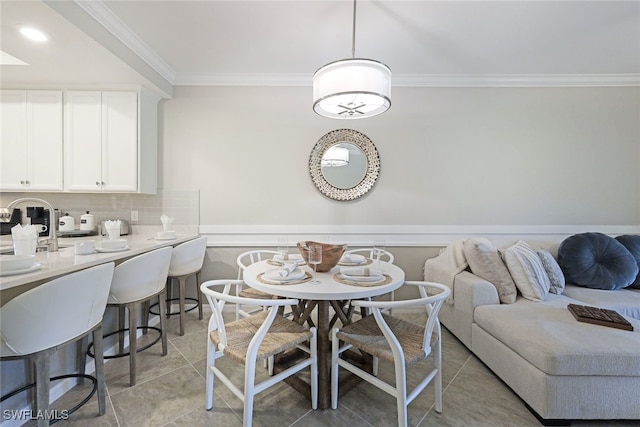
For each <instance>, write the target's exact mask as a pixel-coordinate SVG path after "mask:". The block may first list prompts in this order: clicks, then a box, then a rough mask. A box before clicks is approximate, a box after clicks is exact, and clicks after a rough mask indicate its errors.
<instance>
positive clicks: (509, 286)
mask: <svg viewBox="0 0 640 427" xmlns="http://www.w3.org/2000/svg"><path fill="white" fill-rule="evenodd" d="M464 255H465V257H466V258H467V261H468V262H469V268H470V269H471V271H472V272H473V274H475V275H476V276H478V277H480V278H482V279H484V280H486V281H488V282H491V283H492V284H493V285H494V286H495V287H496V289H497V290H498V296H499V297H500V302H502V303H505V304H511V303H513V302H515V300H516V295H517V293H518V292H517V290H516V285H515V283H513V279H512V278H511V275H510V274H509V270H507V267H506V266H505V265H504V262H503V261H502V258H501V257H500V254H499V253H498V250H497V249H496V248H495V246H493V245H492V244H491V242H490V241H489V240H487V239H485V238H469V239H467V240H465V242H464Z"/></svg>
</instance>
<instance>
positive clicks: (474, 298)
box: [453, 271, 500, 314]
mask: <svg viewBox="0 0 640 427" xmlns="http://www.w3.org/2000/svg"><path fill="white" fill-rule="evenodd" d="M453 292H454V294H453V299H454V304H455V306H456V310H463V311H468V312H469V313H472V314H473V311H474V310H475V308H476V307H478V306H480V305H488V304H500V297H499V296H498V290H497V289H496V287H495V286H494V285H493V283H491V282H489V281H487V280H484V279H482V278H480V277H478V276H476V275H475V274H473V273H471V272H469V271H463V272H462V273H460V274H458V275H457V276H456V278H455V281H454V285H453Z"/></svg>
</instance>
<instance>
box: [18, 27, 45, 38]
mask: <svg viewBox="0 0 640 427" xmlns="http://www.w3.org/2000/svg"><path fill="white" fill-rule="evenodd" d="M20 33H21V34H22V35H23V36H25V37H26V38H28V39H29V40H33V41H34V42H46V41H47V40H48V38H47V36H46V34H45V33H43V32H42V31H40V30H38V29H36V28H33V27H22V28H20Z"/></svg>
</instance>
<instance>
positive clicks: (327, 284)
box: [242, 260, 404, 301]
mask: <svg viewBox="0 0 640 427" xmlns="http://www.w3.org/2000/svg"><path fill="white" fill-rule="evenodd" d="M370 267H372V268H378V267H377V266H375V267H374V266H370ZM274 268H277V267H275V266H273V265H272V264H270V263H269V261H268V260H267V261H260V262H256V263H254V264H251V265H250V266H248V267H247V268H246V269H245V270H244V272H243V275H242V278H243V280H244V281H245V283H246V284H247V285H249V286H251V287H252V288H255V289H257V290H259V291H262V292H266V293H269V294H272V295H278V296H282V297H286V298H299V299H306V300H326V301H332V300H351V299H361V298H368V297H374V296H378V295H383V294H386V293H388V292H391V291H394V290H396V289H398V288H399V287H400V286H402V284H403V283H404V271H403V270H402V269H401V268H400V267H398V266H396V265H393V264H389V263H388V262H380V267H379V268H380V269H381V270H382V271H383V273H384V274H386V275H387V276H389V278H390V281H389V283H386V284H384V285H369V286H356V285H346V284H343V283H340V282H338V281H336V280H334V278H333V276H334V274H335V273H338V272H339V271H340V266H336V267H334V268H332V269H331V271H329V272H326V273H320V272H318V273H316V279H317V280H319V281H320V283H318V284H313V283H310V282H304V283H300V284H296V285H289V284H267V283H264V282H261V281H260V280H258V275H260V274H261V273H264V272H266V271H267V270H271V269H274ZM300 268H302V269H303V270H306V271H310V272H313V269H312V268H311V266H302V267H300ZM312 274H313V273H312Z"/></svg>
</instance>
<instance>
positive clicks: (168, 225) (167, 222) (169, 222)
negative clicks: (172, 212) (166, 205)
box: [160, 214, 173, 231]
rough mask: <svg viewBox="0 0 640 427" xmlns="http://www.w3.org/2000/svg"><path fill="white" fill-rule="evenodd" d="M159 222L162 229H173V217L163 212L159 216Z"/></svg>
mask: <svg viewBox="0 0 640 427" xmlns="http://www.w3.org/2000/svg"><path fill="white" fill-rule="evenodd" d="M160 222H161V223H162V230H163V231H171V230H172V229H173V217H169V216H167V215H164V214H163V215H162V216H160Z"/></svg>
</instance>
